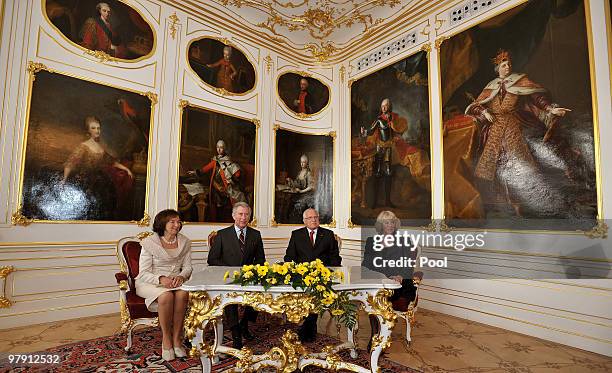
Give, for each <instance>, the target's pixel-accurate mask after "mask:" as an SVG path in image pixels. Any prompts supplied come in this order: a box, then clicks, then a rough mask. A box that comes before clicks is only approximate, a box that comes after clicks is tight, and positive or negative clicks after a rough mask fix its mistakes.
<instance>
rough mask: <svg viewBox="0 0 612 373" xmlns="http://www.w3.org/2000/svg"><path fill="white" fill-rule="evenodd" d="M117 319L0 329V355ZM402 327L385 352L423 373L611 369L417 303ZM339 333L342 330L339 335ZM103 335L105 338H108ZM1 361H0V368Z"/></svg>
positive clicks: (45, 346) (364, 324) (71, 338)
mask: <svg viewBox="0 0 612 373" xmlns="http://www.w3.org/2000/svg"><path fill="white" fill-rule="evenodd" d="M119 325H120V324H119V314H118V313H115V314H108V315H97V316H93V317H86V318H81V319H73V320H63V321H55V322H51V323H46V324H36V325H28V326H24V327H19V328H14V329H5V330H0V358H1V357H5V356H7V355H8V354H9V353H13V354H15V353H28V352H35V351H44V350H49V349H55V348H56V347H57V346H62V345H66V344H74V343H77V342H80V341H86V340H90V339H97V338H99V337H101V336H110V335H113V333H115V332H116V331H117V330H118V329H119ZM404 328H405V325H404V323H403V321H400V322H398V324H397V325H396V327H395V329H394V330H393V344H392V345H391V347H390V348H388V349H387V350H386V354H385V358H387V359H389V360H390V361H393V362H396V363H398V364H401V365H403V366H407V367H411V368H413V369H415V370H417V371H421V372H424V373H504V372H510V373H582V372H585V373H608V372H612V358H611V357H609V356H604V355H599V354H595V353H592V352H588V351H584V350H580V349H577V348H572V347H569V346H565V345H561V344H558V343H554V342H550V341H545V340H542V339H538V338H534V337H530V336H527V335H524V334H519V333H514V332H511V331H509V330H505V329H500V328H495V327H492V326H489V325H485V324H481V323H477V322H474V321H470V320H466V319H462V318H458V317H453V316H449V315H445V314H442V313H438V312H434V311H430V310H427V309H423V308H420V309H419V311H418V312H417V320H416V323H415V324H414V325H413V330H412V343H411V344H410V347H409V348H408V347H406V345H405V344H404V343H403V342H402V339H403V337H404V330H405V329H404ZM319 333H323V334H326V335H329V336H334V337H335V336H336V328H335V324H334V323H333V322H330V321H329V318H328V317H326V316H324V317H323V318H321V319H320V320H319ZM369 337H370V327H369V322H368V319H367V317H366V315H364V314H363V313H361V314H360V329H359V333H358V334H357V340H358V344H359V347H360V348H362V349H365V346H366V344H367V343H368V340H369ZM344 338H346V337H345V333H344V332H343V333H342V335H341V339H344ZM262 339H263V338H262ZM106 340H107V341H111V339H110V338H107V339H106ZM115 343H116V345H118V346H119V347H118V348H116V349H113V348H115V347H112V344H111V350H112V351H114V353H115V354H116V358H117V359H118V360H119V359H122V358H125V354H123V352H122V351H123V350H122V349H121V348H122V347H123V346H125V338H124V337H121V338H118V339H117V340H116V342H115ZM267 343H268V342H267ZM269 343H270V344H271V343H272V342H269ZM274 343H275V344H279V343H280V342H278V341H274ZM116 345H115V346H116ZM138 345H139V342H136V343H135V345H134V352H135V353H137V352H138V351H141V350H139V349H138ZM151 345H152V346H155V347H154V348H153V350H152V351H153V352H155V353H156V354H159V352H158V351H157V349H158V348H159V347H158V345H159V343H158V342H155V343H151ZM156 354H154V353H151V355H149V356H150V358H151V359H157V360H156V361H157V364H159V356H158V355H156ZM2 366H3V365H2V362H1V361H0V371H2V369H3V368H2ZM153 367H154V365H150V369H151V370H150V371H156V370H155V369H154V368H153ZM5 371H6V370H5ZM64 371H66V370H64ZM89 371H95V369H93V370H89ZM159 371H161V372H167V371H168V368H167V367H165V366H162V367H161V368H160V369H159Z"/></svg>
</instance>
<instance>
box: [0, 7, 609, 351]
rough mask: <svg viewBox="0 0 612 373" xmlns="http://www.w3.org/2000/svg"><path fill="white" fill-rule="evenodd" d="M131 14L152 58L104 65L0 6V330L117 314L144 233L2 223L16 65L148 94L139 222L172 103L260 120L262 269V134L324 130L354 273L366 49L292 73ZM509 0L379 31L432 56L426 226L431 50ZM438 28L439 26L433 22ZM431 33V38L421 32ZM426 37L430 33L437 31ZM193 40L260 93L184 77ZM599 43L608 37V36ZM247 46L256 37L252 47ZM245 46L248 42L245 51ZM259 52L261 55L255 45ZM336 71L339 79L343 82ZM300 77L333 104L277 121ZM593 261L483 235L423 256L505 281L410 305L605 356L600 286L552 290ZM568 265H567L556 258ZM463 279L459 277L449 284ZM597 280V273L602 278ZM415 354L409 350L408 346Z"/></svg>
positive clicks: (533, 237)
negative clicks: (354, 196) (353, 154)
mask: <svg viewBox="0 0 612 373" xmlns="http://www.w3.org/2000/svg"><path fill="white" fill-rule="evenodd" d="M125 2H127V3H129V4H130V5H131V6H133V7H134V8H137V9H139V10H141V13H142V14H144V15H145V17H146V18H147V19H148V21H149V22H150V23H151V24H152V25H153V26H154V28H155V34H156V36H157V48H156V51H155V53H154V55H153V56H152V57H151V58H149V59H146V60H143V61H140V62H136V63H106V64H102V63H99V62H97V61H96V60H95V59H93V58H91V57H89V56H87V55H85V54H84V53H83V51H82V50H81V49H79V48H76V47H74V46H73V45H70V44H69V43H67V42H66V41H65V40H64V39H63V38H62V37H60V36H59V34H58V33H57V32H56V31H55V29H53V28H52V27H51V26H50V25H49V24H48V22H47V21H46V20H45V18H44V17H43V16H42V9H41V4H42V2H41V1H40V0H6V1H4V3H5V4H4V17H3V19H2V34H1V37H2V40H1V42H2V44H1V47H0V66H1V67H2V68H1V69H0V74H1V75H2V78H3V79H0V84H2V85H4V87H3V89H2V90H1V91H0V102H1V104H2V106H1V108H0V110H1V113H0V149H1V156H0V266H7V265H11V266H14V267H15V270H16V271H15V272H14V273H12V274H10V275H9V277H8V280H7V285H6V289H5V293H6V296H7V297H8V298H9V299H10V300H11V301H13V305H12V307H11V308H8V309H0V328H10V327H16V326H21V325H27V324H34V323H41V322H47V321H52V320H60V319H68V318H74V317H81V316H88V315H97V314H104V313H110V312H118V310H119V307H118V302H117V299H118V292H117V286H116V283H115V279H114V273H115V272H117V271H118V270H119V267H118V264H117V260H116V256H115V246H114V243H115V242H116V241H117V240H118V239H120V238H122V237H125V236H133V235H135V234H137V233H139V232H142V231H143V230H144V228H139V227H137V226H136V225H119V224H32V225H30V226H28V227H16V226H12V225H11V214H12V213H13V212H14V211H15V210H16V209H17V201H18V196H17V193H18V189H19V185H18V181H19V176H20V175H19V172H20V165H21V162H22V154H23V153H22V150H23V135H24V131H25V130H24V129H25V127H24V126H25V115H26V106H27V101H28V91H27V87H28V84H27V83H28V80H27V79H28V76H27V73H26V70H25V67H26V64H27V62H28V61H36V62H41V63H43V64H45V65H46V66H48V67H50V68H53V69H55V70H57V71H61V72H66V73H70V74H74V75H77V76H80V77H83V78H87V79H92V80H98V81H102V82H107V83H111V84H114V85H117V86H120V87H125V88H130V89H134V90H138V91H142V92H146V91H151V92H154V93H156V94H157V95H158V98H159V103H158V104H157V105H156V107H155V118H154V128H155V129H156V134H155V138H156V139H157V141H155V143H154V144H153V147H152V154H153V157H152V159H151V160H150V161H151V162H152V163H151V165H152V167H151V176H150V179H149V189H150V194H149V197H148V198H149V199H148V204H149V211H148V213H149V214H150V215H151V216H154V215H155V212H156V211H159V210H161V209H164V208H168V207H174V206H175V204H176V200H175V195H176V188H177V185H176V167H177V159H176V158H177V156H176V155H177V154H178V146H179V144H178V128H179V108H178V102H179V100H181V99H183V100H188V101H189V102H190V103H192V104H194V105H197V106H202V107H206V108H210V109H213V110H217V111H222V112H225V113H227V114H235V115H239V116H242V117H249V118H255V119H258V120H259V121H260V123H261V127H260V128H259V130H258V131H259V132H258V135H259V144H258V148H257V149H258V150H257V151H258V154H257V157H258V159H259V160H260V163H259V167H258V171H257V172H258V175H257V179H256V180H257V185H256V198H257V201H256V206H257V208H256V211H255V214H256V219H257V224H258V228H259V229H260V230H261V231H262V236H263V237H264V244H265V247H266V253H267V256H268V258H269V259H272V260H274V259H277V258H281V257H282V255H283V254H284V248H285V247H286V244H287V238H288V237H289V233H290V231H291V230H292V229H294V228H295V227H286V226H283V227H271V226H270V224H269V223H270V219H271V218H272V213H273V211H272V199H273V188H272V184H273V182H272V180H273V155H272V154H270V151H269V149H271V147H272V145H273V144H272V142H273V138H274V137H273V136H274V135H273V130H272V127H273V126H274V125H275V124H278V125H280V126H282V127H286V128H292V129H296V130H300V131H306V132H311V133H321V132H329V131H336V133H337V138H336V144H335V149H336V150H335V152H336V153H335V162H336V180H335V190H334V196H336V198H335V200H334V211H335V220H336V222H337V228H335V231H336V233H337V234H339V235H340V236H341V237H342V238H343V249H342V256H343V257H344V263H345V264H358V263H359V261H360V241H359V240H360V238H361V237H360V232H359V229H356V228H353V229H351V228H348V226H347V223H348V218H349V206H350V195H349V193H347V191H348V190H350V166H349V165H350V125H349V122H348V121H349V110H350V105H349V104H350V95H349V85H348V83H349V80H351V79H356V78H359V77H361V76H364V75H367V74H369V73H371V72H372V71H375V70H376V69H378V68H379V67H380V66H383V65H384V64H386V62H392V61H385V62H381V63H380V64H379V65H378V67H377V66H370V67H369V68H368V69H367V70H364V71H357V69H356V61H358V60H359V59H361V58H362V57H363V56H365V55H367V54H368V53H369V52H371V50H374V49H376V46H373V47H367V48H364V50H363V51H362V53H361V54H359V55H354V56H352V57H351V58H349V59H348V60H347V61H345V62H343V63H341V64H336V65H332V66H326V65H321V66H319V65H313V66H304V65H301V64H298V63H294V62H292V61H288V60H286V59H284V58H282V57H280V56H279V55H277V54H276V53H275V52H273V51H270V50H267V49H266V48H264V47H261V46H260V44H258V43H254V42H252V39H253V38H248V40H247V39H246V38H244V37H243V36H244V35H241V34H237V33H235V32H233V31H232V30H229V29H223V28H222V25H223V22H219V21H216V20H215V19H214V17H215V15H214V14H207V15H205V16H202V17H195V16H193V15H188V14H186V13H184V12H182V11H180V10H177V9H173V8H172V7H170V6H168V5H166V4H165V3H161V2H158V1H157V0H138V1H136V0H125ZM517 2H519V1H516V0H511V1H502V0H498V1H494V2H493V5H492V6H491V9H485V10H484V11H483V12H481V13H478V14H476V15H474V16H473V17H472V18H471V19H468V20H467V21H466V22H464V23H462V24H460V25H457V26H452V27H451V25H450V23H449V22H448V9H449V7H450V6H451V5H453V4H458V3H463V2H456V1H455V2H451V1H449V2H447V3H448V4H442V5H441V6H438V7H434V8H432V11H431V13H430V14H429V15H423V16H422V17H421V18H419V19H417V20H413V21H410V22H407V23H405V24H403V25H400V26H398V27H396V28H395V29H392V30H390V32H388V33H387V34H386V35H385V36H384V38H382V39H380V40H378V43H377V45H382V44H384V43H387V42H389V41H391V40H393V39H395V38H397V37H398V36H400V35H403V34H404V33H406V32H408V31H410V30H412V29H414V30H417V31H418V36H417V42H416V44H415V45H414V46H413V47H411V48H410V49H407V50H405V51H402V52H400V53H399V54H397V55H395V56H393V61H395V60H399V59H402V58H404V57H406V56H408V55H410V54H413V53H415V52H416V51H418V50H420V49H421V47H422V46H423V45H425V44H428V43H429V44H430V45H431V47H432V48H431V52H430V70H431V77H430V86H431V87H433V88H432V89H431V105H432V108H431V120H432V132H431V135H432V144H433V152H432V167H433V173H432V174H433V186H434V187H433V209H434V211H433V218H436V219H440V218H443V191H442V165H443V163H442V162H443V160H442V158H441V153H442V152H441V144H442V143H441V141H442V139H441V133H440V132H441V131H440V130H439V128H440V120H441V119H440V112H439V107H440V102H441V99H440V96H439V93H438V92H437V91H438V90H437V88H436V87H438V84H439V82H438V74H437V63H438V53H437V50H436V48H435V46H434V42H435V40H437V39H438V38H440V37H442V36H444V35H449V34H453V33H455V32H457V31H458V30H463V29H466V28H468V27H470V26H471V25H474V24H476V23H478V22H479V21H480V20H482V19H485V18H489V17H490V16H491V15H492V14H495V13H497V12H499V11H501V10H503V9H507V8H510V7H511V6H512V5H513V4H516V3H517ZM589 4H590V8H591V11H590V17H591V27H592V35H593V45H592V47H593V54H594V56H595V64H594V70H595V81H596V92H597V95H596V97H597V107H598V113H597V114H598V119H599V128H600V139H601V142H602V147H601V149H600V154H601V169H600V170H599V171H600V175H601V187H602V195H603V211H604V217H608V215H607V212H609V211H611V209H612V201H611V200H610V199H609V198H606V197H607V195H606V192H608V193H610V191H612V176H611V169H610V166H609V165H610V164H611V162H612V149H610V148H609V147H608V146H606V145H607V141H606V140H607V139H610V138H612V129H611V128H610V123H612V112H611V107H612V103H611V98H610V90H611V83H612V80H611V79H610V68H609V59H608V58H609V57H608V53H609V51H608V48H609V45H610V44H609V43H610V42H609V41H608V40H607V39H606V22H608V24H609V23H610V19H609V18H608V19H607V20H606V18H605V11H604V1H603V0H590V1H589ZM175 12H176V15H177V16H178V18H179V23H178V24H177V25H176V27H177V32H176V36H175V37H172V36H171V29H170V26H171V20H170V18H169V17H170V16H171V15H172V14H174V13H175ZM437 20H444V22H436V21H437ZM428 25H429V26H428ZM436 27H438V29H437V30H436ZM202 36H215V37H226V38H228V39H230V40H231V41H232V42H233V43H235V44H237V45H239V46H240V48H241V49H242V50H243V51H244V52H246V53H247V54H248V55H249V57H250V58H251V59H252V60H253V61H256V66H255V67H256V71H257V74H258V84H257V86H256V88H255V90H254V91H253V92H251V93H249V94H247V95H246V96H241V97H240V99H239V100H232V99H230V98H224V97H222V96H219V95H218V94H216V93H215V92H214V91H212V90H210V89H208V88H207V87H206V86H204V85H203V84H201V83H200V82H199V81H198V80H197V79H196V77H195V76H194V74H193V73H192V72H191V71H190V70H189V69H188V68H186V65H187V60H186V52H185V51H186V48H187V45H188V44H189V42H190V40H192V39H195V38H199V37H202ZM608 37H611V36H609V35H608ZM256 38H257V37H256ZM256 38H255V39H256ZM261 45H263V43H262V44H261ZM267 56H270V57H271V59H272V66H271V69H270V70H269V71H267V69H266V63H265V61H264V58H265V57H267ZM341 68H343V70H342V71H344V76H343V74H342V73H341ZM288 70H303V71H307V72H309V73H310V74H312V75H313V76H315V77H316V78H318V79H320V80H322V81H323V82H324V83H326V84H327V85H329V86H330V87H332V92H331V100H332V101H331V104H330V105H329V107H328V108H327V109H326V110H324V111H323V112H322V113H320V114H319V115H317V116H315V117H313V118H309V119H308V120H305V121H303V120H299V119H297V118H295V117H294V116H292V115H291V114H290V113H287V112H286V110H285V109H284V107H283V106H282V105H281V104H280V103H279V98H278V96H277V94H276V89H275V86H274V85H275V82H276V79H277V77H278V75H280V74H281V73H282V72H284V71H288ZM219 228H220V226H213V225H187V226H186V227H185V228H184V231H183V233H185V234H186V235H187V236H189V237H190V238H192V239H193V240H194V259H195V261H196V266H198V265H199V266H203V265H204V264H205V258H206V255H207V251H208V247H207V245H206V237H207V236H208V234H209V233H210V231H212V230H215V229H219ZM593 244H601V248H602V250H601V251H600V253H599V254H598V255H597V256H596V257H593V256H591V257H586V258H580V259H572V258H575V257H581V256H582V255H580V254H579V252H578V251H579V250H580V249H581V247H580V246H579V245H583V243H581V242H580V241H579V240H578V236H575V235H560V234H547V235H543V234H517V233H501V232H497V233H492V232H489V233H488V235H487V246H486V247H485V248H484V249H482V250H479V251H464V252H454V251H451V250H446V249H440V248H425V249H424V250H423V255H426V256H432V257H434V256H441V255H447V256H448V257H449V258H453V259H455V260H456V261H467V262H470V263H477V265H478V266H479V268H481V269H482V270H483V271H492V272H494V273H504V274H507V276H508V278H506V279H496V280H474V279H470V277H472V276H471V275H469V274H465V276H466V277H467V278H466V279H465V280H456V279H446V280H445V279H437V280H432V279H431V278H429V279H427V276H426V279H425V281H424V283H423V285H422V288H421V292H420V296H421V298H420V306H421V307H423V308H429V309H433V310H436V311H440V312H444V313H448V314H451V315H456V316H459V317H464V318H468V319H471V320H475V321H479V322H484V323H487V324H491V325H495V326H499V327H502V328H506V329H510V330H515V331H517V332H521V333H525V334H529V335H533V336H537V337H540V338H544V339H548V340H552V341H556V342H559V343H564V344H567V345H571V346H576V347H580V348H583V349H587V350H591V351H595V352H599V353H603V354H607V355H612V353H611V351H612V348H611V346H612V311H611V310H612V281H611V280H609V279H603V280H589V281H587V280H580V281H579V280H559V279H555V277H557V275H552V273H555V272H564V271H565V269H566V268H567V267H568V266H573V267H576V268H579V269H580V270H581V271H604V270H605V268H609V267H610V257H612V255H610V254H611V247H612V245H611V244H610V240H606V241H596V240H593ZM566 257H570V258H566ZM535 269H539V270H542V269H545V270H549V271H551V279H549V280H537V281H536V280H523V279H521V277H524V278H528V276H529V273H530V271H533V270H535ZM460 275H461V270H458V271H457V272H456V273H455V277H459V276H460ZM608 277H609V274H608ZM415 342H416V343H418V341H415Z"/></svg>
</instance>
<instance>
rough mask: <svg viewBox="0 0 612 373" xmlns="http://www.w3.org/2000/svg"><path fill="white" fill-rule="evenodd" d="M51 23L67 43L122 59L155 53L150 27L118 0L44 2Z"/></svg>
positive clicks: (133, 10) (57, 0)
mask: <svg viewBox="0 0 612 373" xmlns="http://www.w3.org/2000/svg"><path fill="white" fill-rule="evenodd" d="M44 4H45V12H46V14H47V17H48V18H49V21H51V23H52V24H53V26H55V28H56V29H57V30H58V31H59V32H60V33H62V34H63V35H64V36H65V37H66V38H67V39H68V40H70V41H72V42H73V43H76V44H77V45H79V46H81V47H83V48H86V49H89V50H91V51H100V52H104V53H106V54H108V55H109V56H111V57H115V58H118V59H123V60H136V59H142V58H143V57H146V56H149V55H151V54H152V53H153V48H154V45H155V39H154V35H153V29H152V28H151V25H150V24H149V23H148V22H147V21H145V19H144V18H143V17H142V15H141V14H140V13H139V12H138V11H137V10H135V9H133V8H131V7H129V6H128V5H126V4H124V3H123V2H121V1H118V0H104V1H99V0H44Z"/></svg>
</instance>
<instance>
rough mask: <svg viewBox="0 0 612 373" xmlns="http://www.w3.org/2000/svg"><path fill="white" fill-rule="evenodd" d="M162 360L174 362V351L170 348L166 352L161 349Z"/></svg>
mask: <svg viewBox="0 0 612 373" xmlns="http://www.w3.org/2000/svg"><path fill="white" fill-rule="evenodd" d="M162 359H164V360H165V361H172V360H174V350H173V349H171V348H170V349H168V350H166V349H164V348H163V347H162Z"/></svg>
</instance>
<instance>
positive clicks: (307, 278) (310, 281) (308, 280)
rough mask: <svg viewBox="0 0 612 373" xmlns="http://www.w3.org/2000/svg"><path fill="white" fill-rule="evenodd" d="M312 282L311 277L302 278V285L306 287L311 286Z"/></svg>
mask: <svg viewBox="0 0 612 373" xmlns="http://www.w3.org/2000/svg"><path fill="white" fill-rule="evenodd" d="M313 281H314V278H312V277H311V276H306V277H304V283H305V284H306V286H310V285H312V282H313Z"/></svg>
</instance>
